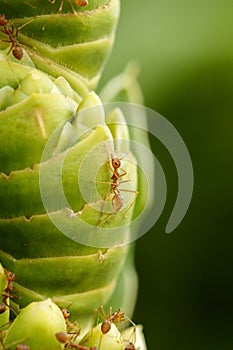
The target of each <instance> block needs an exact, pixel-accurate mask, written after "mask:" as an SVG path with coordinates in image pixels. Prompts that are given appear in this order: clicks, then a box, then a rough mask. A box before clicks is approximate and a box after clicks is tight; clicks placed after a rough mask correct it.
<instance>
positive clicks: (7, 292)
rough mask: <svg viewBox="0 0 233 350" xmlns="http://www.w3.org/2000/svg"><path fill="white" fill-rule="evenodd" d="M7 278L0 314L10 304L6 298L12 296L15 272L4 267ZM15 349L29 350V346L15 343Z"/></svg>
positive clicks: (0, 304)
mask: <svg viewBox="0 0 233 350" xmlns="http://www.w3.org/2000/svg"><path fill="white" fill-rule="evenodd" d="M4 272H5V274H6V278H7V286H6V288H5V290H4V291H3V293H2V300H1V303H0V314H3V313H4V312H5V311H6V310H7V308H10V305H9V304H8V303H7V300H8V299H9V298H11V297H12V291H13V288H14V283H13V282H14V280H15V274H14V273H13V272H11V271H9V270H7V269H4ZM15 350H30V348H29V346H28V345H26V344H17V345H16V347H15Z"/></svg>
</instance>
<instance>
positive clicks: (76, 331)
mask: <svg viewBox="0 0 233 350" xmlns="http://www.w3.org/2000/svg"><path fill="white" fill-rule="evenodd" d="M61 311H62V314H63V317H64V319H65V323H66V330H67V334H68V335H69V336H70V339H72V340H73V341H74V340H76V338H77V337H78V336H79V335H80V332H81V328H80V327H79V326H78V324H76V322H73V323H72V322H70V320H69V317H70V311H69V310H68V309H67V308H63V309H62V310H61Z"/></svg>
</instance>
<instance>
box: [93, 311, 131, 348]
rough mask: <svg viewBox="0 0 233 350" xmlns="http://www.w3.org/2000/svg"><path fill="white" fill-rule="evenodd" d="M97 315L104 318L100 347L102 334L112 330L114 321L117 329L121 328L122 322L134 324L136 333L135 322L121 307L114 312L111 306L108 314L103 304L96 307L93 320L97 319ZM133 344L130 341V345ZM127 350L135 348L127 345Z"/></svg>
mask: <svg viewBox="0 0 233 350" xmlns="http://www.w3.org/2000/svg"><path fill="white" fill-rule="evenodd" d="M96 315H98V316H99V317H101V318H102V319H103V322H102V323H101V328H100V329H101V332H102V335H101V337H100V340H99V348H100V344H101V340H102V336H103V335H105V334H107V333H108V332H109V331H110V329H111V327H112V324H113V323H114V324H115V325H116V327H117V329H118V330H119V328H120V326H121V324H122V323H125V322H127V321H128V322H130V323H131V324H132V326H133V328H134V330H133V332H134V333H135V332H136V325H135V323H134V322H133V321H132V320H131V319H130V318H129V317H128V316H126V315H125V313H124V312H123V311H122V310H121V309H118V310H117V311H115V312H113V311H112V307H110V308H109V311H108V314H106V313H105V310H104V307H103V305H101V306H100V307H99V309H95V311H94V319H93V320H95V317H96ZM131 344H132V343H130V344H129V345H131ZM132 345H133V344H132ZM127 346H128V345H127ZM125 350H135V348H127V347H126V349H125Z"/></svg>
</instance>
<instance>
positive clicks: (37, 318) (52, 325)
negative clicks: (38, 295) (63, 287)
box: [4, 299, 66, 350]
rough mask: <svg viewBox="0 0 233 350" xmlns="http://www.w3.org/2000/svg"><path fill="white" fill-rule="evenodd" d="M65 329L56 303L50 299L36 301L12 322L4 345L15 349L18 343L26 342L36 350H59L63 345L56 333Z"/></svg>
mask: <svg viewBox="0 0 233 350" xmlns="http://www.w3.org/2000/svg"><path fill="white" fill-rule="evenodd" d="M65 331H66V324H65V320H64V317H63V315H62V312H61V310H60V309H59V308H58V307H57V305H56V304H54V303H52V302H51V300H50V299H47V300H45V301H41V302H34V303H31V304H29V305H28V306H27V307H25V308H24V309H23V310H22V311H21V312H20V314H19V315H18V316H17V318H16V319H15V321H14V322H13V323H12V325H11V326H10V328H9V330H8V333H7V335H6V338H5V339H4V346H5V347H6V348H7V349H15V346H16V345H17V344H25V345H28V346H29V347H30V349H35V350H36V349H37V350H40V349H41V350H42V349H43V350H50V349H53V350H59V349H62V347H61V344H60V343H59V342H58V340H57V339H56V337H55V334H56V333H57V332H65Z"/></svg>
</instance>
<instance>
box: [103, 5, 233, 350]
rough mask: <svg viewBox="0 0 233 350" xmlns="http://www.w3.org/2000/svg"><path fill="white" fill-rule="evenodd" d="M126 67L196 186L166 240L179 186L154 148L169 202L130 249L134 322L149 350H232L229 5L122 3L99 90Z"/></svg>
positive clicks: (161, 151) (232, 11)
mask: <svg viewBox="0 0 233 350" xmlns="http://www.w3.org/2000/svg"><path fill="white" fill-rule="evenodd" d="M132 58H135V59H136V60H137V61H138V62H139V63H140V64H141V73H140V82H141V86H142V88H143V92H144V95H145V104H146V106H147V107H150V108H152V109H154V110H155V111H157V112H159V113H161V114H162V115H163V116H165V117H166V118H167V119H168V120H169V121H170V122H171V123H172V124H173V125H174V126H175V128H176V129H177V130H178V132H179V133H180V135H181V136H182V138H183V140H184V142H185V143H186V145H187V147H188V149H189V152H190V155H191V158H192V162H193V167H194V176H195V179H194V180H195V187H194V193H193V199H192V202H191V205H190V207H189V210H188V212H187V214H186V216H185V218H184V219H183V221H182V223H181V224H180V225H179V227H178V228H177V229H176V230H175V231H174V232H172V233H171V234H169V235H167V234H165V226H166V223H167V221H168V218H169V215H170V213H171V210H172V208H173V205H174V200H175V197H176V193H177V176H176V171H175V166H174V164H173V162H172V159H171V158H170V156H169V154H168V152H167V151H166V149H165V148H164V146H163V145H161V144H160V143H159V142H158V141H157V140H154V139H152V140H151V142H152V147H153V151H154V154H155V155H156V157H157V158H158V159H159V161H160V163H161V165H162V166H163V169H164V172H165V174H166V177H167V184H168V198H167V203H166V207H165V209H164V211H163V214H162V216H161V217H160V219H159V221H158V222H157V224H156V225H155V227H154V228H153V229H152V230H151V231H150V232H149V233H147V234H146V235H145V236H144V237H142V238H141V239H140V240H138V242H137V268H138V271H139V275H140V290H139V297H138V303H137V308H136V311H135V316H134V319H135V321H136V322H139V323H143V324H144V331H145V335H146V339H147V344H148V350H170V349H173V350H175V349H177V350H187V349H188V350H194V349H195V350H202V349H203V350H204V349H205V350H206V349H208V350H209V349H211V350H213V349H221V350H228V349H229V350H232V349H233V276H232V272H233V249H232V248H233V244H232V243H233V239H232V232H231V229H232V222H231V221H232V218H231V216H230V204H232V196H231V194H232V125H233V123H232V116H233V1H232V0H222V1H219V0H218V1H217V0H176V1H174V0H148V1H143V2H142V1H135V0H122V13H121V19H120V23H119V27H118V34H117V39H116V44H115V47H114V50H113V52H112V55H111V57H110V60H109V61H108V64H107V66H106V69H105V72H104V76H103V79H102V81H101V85H100V87H101V86H103V85H104V83H105V82H106V81H107V80H108V79H109V78H110V77H112V76H114V75H115V74H118V73H119V72H121V71H122V70H123V69H124V67H125V65H126V63H127V62H128V61H129V60H131V59H132ZM129 288H130V284H129Z"/></svg>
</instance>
